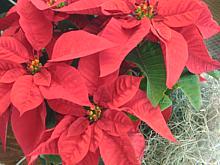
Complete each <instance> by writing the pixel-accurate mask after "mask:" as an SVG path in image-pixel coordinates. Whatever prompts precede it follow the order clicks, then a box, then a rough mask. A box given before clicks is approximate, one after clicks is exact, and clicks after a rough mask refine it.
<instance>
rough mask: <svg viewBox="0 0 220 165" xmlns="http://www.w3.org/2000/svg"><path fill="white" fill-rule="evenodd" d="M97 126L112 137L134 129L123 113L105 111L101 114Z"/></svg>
mask: <svg viewBox="0 0 220 165" xmlns="http://www.w3.org/2000/svg"><path fill="white" fill-rule="evenodd" d="M97 126H98V127H99V128H100V129H102V130H104V131H105V132H107V133H108V134H110V135H113V136H120V135H124V134H126V133H128V132H129V131H130V130H132V129H134V125H133V123H132V121H131V120H130V118H129V117H128V116H127V115H126V114H125V113H124V112H118V111H116V110H107V111H105V112H104V113H103V116H102V119H101V120H99V121H98V122H97Z"/></svg>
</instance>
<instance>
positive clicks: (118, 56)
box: [69, 0, 219, 88]
mask: <svg viewBox="0 0 220 165" xmlns="http://www.w3.org/2000/svg"><path fill="white" fill-rule="evenodd" d="M88 3H89V4H87V5H86V7H88V6H89V5H92V6H93V9H94V10H95V11H97V10H101V11H102V13H103V14H104V15H111V16H113V17H115V18H117V19H118V21H117V20H115V19H114V18H112V19H111V21H110V22H109V23H108V24H107V26H106V27H105V29H104V30H103V31H102V32H101V33H100V35H101V36H103V37H105V38H107V39H108V40H110V41H113V42H116V43H119V46H118V47H115V48H112V49H109V50H107V51H104V52H103V53H102V55H100V67H101V76H106V75H108V74H109V73H112V72H114V71H115V70H117V69H118V68H119V67H120V64H121V62H122V60H123V59H124V58H125V56H126V55H127V54H128V53H129V52H130V51H131V50H132V49H133V48H135V47H136V46H137V44H139V43H140V41H141V40H142V39H144V37H146V35H147V34H148V33H150V32H151V33H153V34H154V35H155V36H156V37H157V38H158V39H159V40H160V42H161V44H162V46H163V47H164V55H165V62H166V70H167V83H166V84H167V87H169V88H172V86H173V85H174V84H175V83H176V82H177V80H178V79H179V77H180V75H181V73H182V71H183V68H184V67H185V66H186V62H187V59H188V50H189V51H190V49H187V42H186V41H185V39H184V37H183V36H182V35H181V34H179V33H178V32H176V31H175V30H173V29H172V28H176V27H185V26H189V25H192V24H195V25H197V27H198V28H199V29H200V30H201V32H202V33H203V34H204V36H206V37H208V36H209V37H210V36H211V35H213V34H215V33H217V32H219V26H218V25H217V24H216V22H214V21H213V20H212V18H211V15H210V13H209V11H208V9H207V6H206V5H204V4H203V3H201V2H200V1H197V0H193V1H191V0H187V1H181V0H178V1H174V0H168V1H160V0H158V1H155V0H152V1H123V0H119V1H115V0H111V1H90V2H88ZM76 4H77V5H75V6H74V5H72V6H71V7H70V6H69V10H71V9H72V11H73V12H74V11H76V10H77V11H83V12H86V11H87V10H84V9H83V7H85V5H84V1H77V3H76ZM95 5H96V7H94V6H95ZM76 6H77V7H78V8H76ZM87 9H88V8H87ZM90 9H91V8H90ZM89 12H91V10H89ZM204 12H205V13H206V14H204ZM206 25H211V29H212V30H211V31H209V30H208V29H206V28H205V26H206ZM208 31H209V33H208ZM115 36H117V37H115ZM177 52H178V54H177ZM189 53H190V52H189Z"/></svg>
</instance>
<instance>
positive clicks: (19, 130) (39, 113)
mask: <svg viewBox="0 0 220 165" xmlns="http://www.w3.org/2000/svg"><path fill="white" fill-rule="evenodd" d="M45 120H46V107H45V105H44V103H43V104H41V105H40V106H39V107H37V108H36V109H33V110H31V111H28V112H26V113H24V114H23V115H22V116H20V113H19V111H17V110H16V109H15V108H14V109H12V116H11V125H12V129H13V132H14V135H15V137H16V139H17V142H18V144H19V145H20V146H21V148H22V150H23V152H24V154H25V155H27V154H29V153H30V152H32V151H33V149H34V148H35V147H36V145H37V144H38V143H39V140H40V137H41V136H42V134H43V132H44V131H45Z"/></svg>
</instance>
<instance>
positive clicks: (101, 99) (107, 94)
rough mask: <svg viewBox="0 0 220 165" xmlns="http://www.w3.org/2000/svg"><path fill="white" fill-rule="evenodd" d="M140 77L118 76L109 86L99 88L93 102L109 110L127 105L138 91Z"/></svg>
mask: <svg viewBox="0 0 220 165" xmlns="http://www.w3.org/2000/svg"><path fill="white" fill-rule="evenodd" d="M141 79H142V77H134V76H125V75H123V76H119V77H118V79H117V80H116V81H113V82H112V83H111V84H105V85H103V86H100V87H99V88H98V90H97V91H96V93H95V95H94V100H95V101H96V102H97V103H98V104H101V105H105V106H106V105H107V106H108V107H111V108H114V107H115V108H116V107H120V106H122V105H123V104H125V103H127V102H128V101H129V100H130V99H131V98H132V97H133V96H134V95H135V94H136V93H137V91H138V89H139V85H140V82H141Z"/></svg>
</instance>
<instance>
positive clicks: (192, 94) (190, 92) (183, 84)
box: [177, 75, 202, 110]
mask: <svg viewBox="0 0 220 165" xmlns="http://www.w3.org/2000/svg"><path fill="white" fill-rule="evenodd" d="M177 87H178V88H180V89H181V90H182V91H183V93H184V94H185V95H186V96H187V98H188V99H189V102H190V103H191V104H192V106H193V107H194V108H195V109H196V110H200V108H201V105H202V101H201V100H202V99H201V90H200V81H199V77H198V76H196V75H184V76H183V77H181V79H180V80H179V82H178V83H177Z"/></svg>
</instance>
